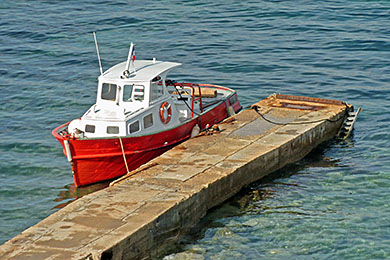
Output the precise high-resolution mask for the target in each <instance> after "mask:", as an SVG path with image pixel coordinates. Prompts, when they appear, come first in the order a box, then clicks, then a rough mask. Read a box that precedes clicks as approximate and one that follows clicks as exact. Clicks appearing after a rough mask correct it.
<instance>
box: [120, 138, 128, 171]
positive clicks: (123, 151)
mask: <svg viewBox="0 0 390 260" xmlns="http://www.w3.org/2000/svg"><path fill="white" fill-rule="evenodd" d="M119 142H120V144H121V148H122V155H123V160H124V161H125V165H126V170H127V173H128V172H129V166H127V161H126V155H125V150H124V149H123V144H122V138H121V137H120V136H119Z"/></svg>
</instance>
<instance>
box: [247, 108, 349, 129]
mask: <svg viewBox="0 0 390 260" xmlns="http://www.w3.org/2000/svg"><path fill="white" fill-rule="evenodd" d="M252 108H253V109H254V110H255V111H256V113H257V114H259V115H260V116H261V118H263V119H264V120H265V121H267V122H268V123H271V124H274V125H305V124H313V123H319V122H325V121H328V122H331V123H336V122H338V121H340V120H341V119H343V118H344V117H340V118H338V119H336V120H331V119H328V118H325V119H319V120H314V121H305V122H290V123H280V122H275V121H272V120H270V119H268V118H266V117H265V116H264V115H263V114H262V113H261V112H260V107H259V106H252Z"/></svg>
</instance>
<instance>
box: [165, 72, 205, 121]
mask: <svg viewBox="0 0 390 260" xmlns="http://www.w3.org/2000/svg"><path fill="white" fill-rule="evenodd" d="M166 86H167V87H168V86H173V87H174V88H175V89H176V91H177V94H178V95H179V96H181V94H180V91H179V90H178V89H177V87H180V88H182V89H190V95H191V100H192V101H191V118H193V117H194V113H195V114H196V112H194V110H195V104H196V101H199V109H200V112H201V113H203V102H202V90H201V86H200V85H199V84H194V83H178V82H174V81H172V80H167V81H166ZM175 94H176V93H175ZM181 98H182V97H181ZM184 102H185V101H184Z"/></svg>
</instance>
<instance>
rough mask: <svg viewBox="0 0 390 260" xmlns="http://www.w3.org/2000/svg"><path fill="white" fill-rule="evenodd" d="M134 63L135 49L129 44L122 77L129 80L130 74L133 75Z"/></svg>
mask: <svg viewBox="0 0 390 260" xmlns="http://www.w3.org/2000/svg"><path fill="white" fill-rule="evenodd" d="M134 61H135V49H134V44H133V43H131V44H130V49H129V55H128V57H127V62H126V67H125V71H123V75H124V76H125V77H127V78H129V77H130V75H131V74H132V73H134V74H135V67H134Z"/></svg>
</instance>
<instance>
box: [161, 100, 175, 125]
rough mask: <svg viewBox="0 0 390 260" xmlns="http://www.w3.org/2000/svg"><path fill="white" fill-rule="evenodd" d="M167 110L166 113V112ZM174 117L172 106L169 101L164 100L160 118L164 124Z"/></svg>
mask: <svg viewBox="0 0 390 260" xmlns="http://www.w3.org/2000/svg"><path fill="white" fill-rule="evenodd" d="M165 111H166V113H165ZM171 117H172V107H171V105H170V104H169V103H168V102H164V103H162V104H161V107H160V119H161V122H163V123H164V124H168V123H169V121H171Z"/></svg>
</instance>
